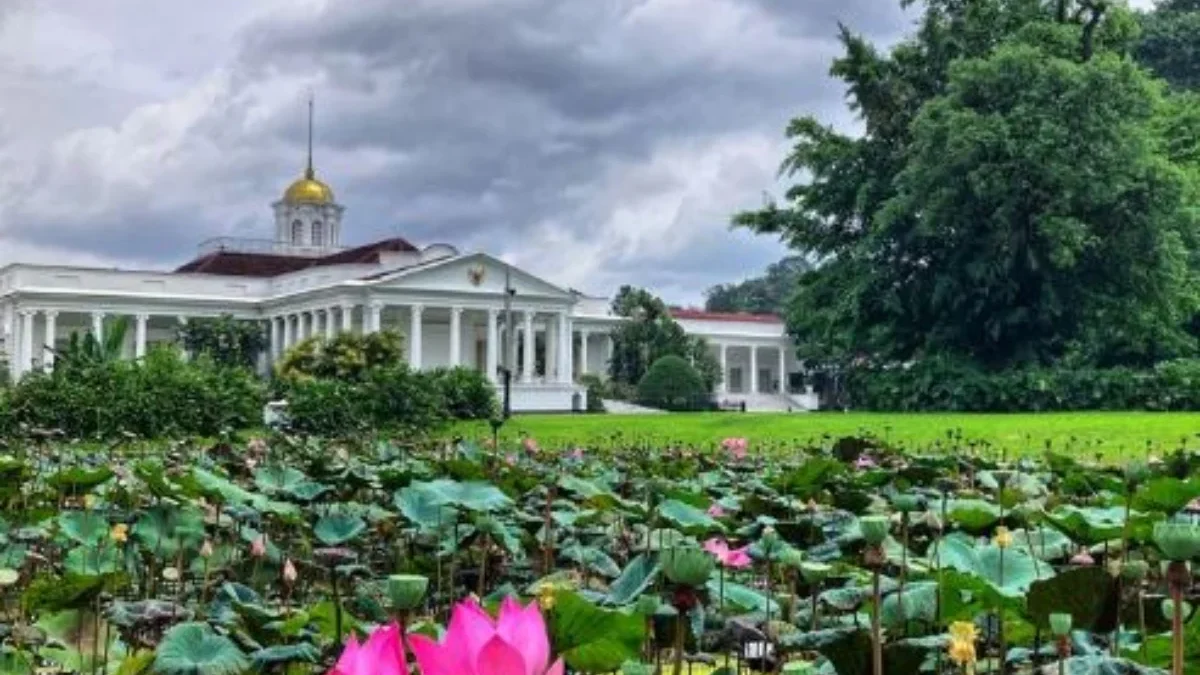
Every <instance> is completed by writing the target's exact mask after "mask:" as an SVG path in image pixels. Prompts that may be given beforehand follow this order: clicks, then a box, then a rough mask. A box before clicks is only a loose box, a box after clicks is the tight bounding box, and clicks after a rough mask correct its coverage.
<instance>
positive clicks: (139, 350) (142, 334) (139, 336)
mask: <svg viewBox="0 0 1200 675" xmlns="http://www.w3.org/2000/svg"><path fill="white" fill-rule="evenodd" d="M134 320H135V321H137V327H136V328H135V329H134V341H133V356H134V358H138V359H140V358H143V357H145V356H146V324H147V323H149V321H150V315H149V314H138V315H137V316H136V317H134Z"/></svg>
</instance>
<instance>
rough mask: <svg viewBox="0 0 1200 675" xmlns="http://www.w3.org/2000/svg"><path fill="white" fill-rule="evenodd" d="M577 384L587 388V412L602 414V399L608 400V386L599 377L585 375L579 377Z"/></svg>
mask: <svg viewBox="0 0 1200 675" xmlns="http://www.w3.org/2000/svg"><path fill="white" fill-rule="evenodd" d="M579 383H580V384H582V385H583V386H585V387H587V411H588V412H590V413H601V412H604V401H603V399H606V398H609V396H608V386H607V385H606V383H605V382H604V380H603V379H602V378H601V377H600V376H599V375H594V374H591V373H589V374H587V375H580V376H579Z"/></svg>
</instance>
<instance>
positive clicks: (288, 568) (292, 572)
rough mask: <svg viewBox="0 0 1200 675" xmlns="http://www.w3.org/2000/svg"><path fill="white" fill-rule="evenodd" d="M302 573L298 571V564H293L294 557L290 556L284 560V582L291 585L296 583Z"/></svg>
mask: <svg viewBox="0 0 1200 675" xmlns="http://www.w3.org/2000/svg"><path fill="white" fill-rule="evenodd" d="M299 577H300V575H299V574H298V573H297V572H296V566H295V565H293V564H292V559H291V558H288V559H287V560H284V561H283V583H285V584H288V585H289V586H290V585H292V584H294V583H296V579H298V578H299Z"/></svg>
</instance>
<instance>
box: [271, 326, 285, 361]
mask: <svg viewBox="0 0 1200 675" xmlns="http://www.w3.org/2000/svg"><path fill="white" fill-rule="evenodd" d="M270 322H271V332H270V336H271V343H270V344H271V360H272V361H274V360H276V359H278V358H279V353H280V351H281V350H280V349H279V340H280V339H281V337H282V334H283V330H282V328H281V327H280V325H279V317H277V316H273V317H271V318H270Z"/></svg>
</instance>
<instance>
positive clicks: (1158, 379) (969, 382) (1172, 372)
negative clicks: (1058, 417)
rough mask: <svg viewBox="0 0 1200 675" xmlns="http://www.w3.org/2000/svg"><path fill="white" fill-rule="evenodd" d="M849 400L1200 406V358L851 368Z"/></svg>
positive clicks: (959, 406)
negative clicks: (1148, 363) (1125, 363)
mask: <svg viewBox="0 0 1200 675" xmlns="http://www.w3.org/2000/svg"><path fill="white" fill-rule="evenodd" d="M846 391H847V394H848V397H849V401H850V405H851V406H852V407H854V408H856V409H860V410H881V411H883V410H886V411H901V412H924V411H947V412H1022V411H1035V412H1037V411H1078V410H1151V411H1175V410H1200V360H1197V359H1182V360H1177V361H1169V362H1165V363H1162V364H1160V365H1158V366H1157V367H1156V368H1154V369H1152V370H1134V369H1130V368H1089V367H1079V368H1028V369H1019V370H1006V371H998V372H987V371H983V370H980V369H978V368H975V367H973V366H971V365H969V364H965V363H962V362H958V361H953V360H948V359H936V358H935V359H926V360H923V361H920V362H917V363H914V364H911V365H907V366H893V367H887V368H859V369H854V370H852V371H850V372H848V373H847V376H846Z"/></svg>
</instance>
